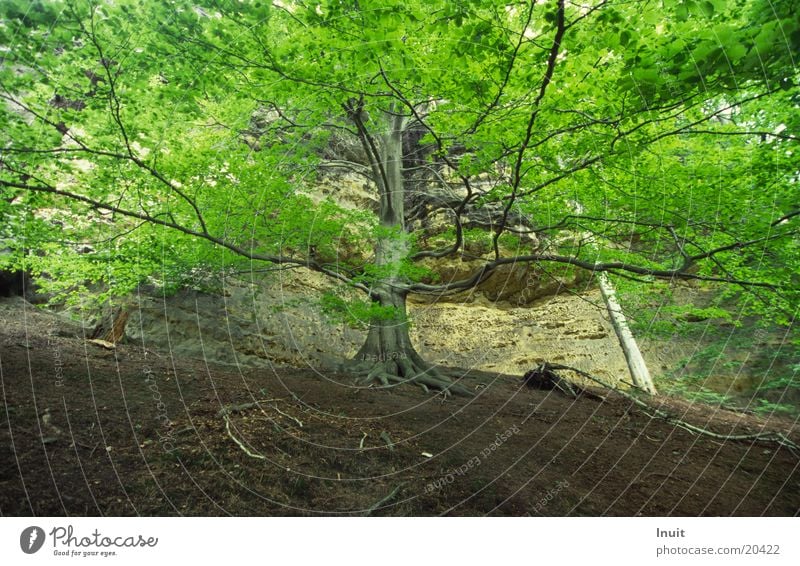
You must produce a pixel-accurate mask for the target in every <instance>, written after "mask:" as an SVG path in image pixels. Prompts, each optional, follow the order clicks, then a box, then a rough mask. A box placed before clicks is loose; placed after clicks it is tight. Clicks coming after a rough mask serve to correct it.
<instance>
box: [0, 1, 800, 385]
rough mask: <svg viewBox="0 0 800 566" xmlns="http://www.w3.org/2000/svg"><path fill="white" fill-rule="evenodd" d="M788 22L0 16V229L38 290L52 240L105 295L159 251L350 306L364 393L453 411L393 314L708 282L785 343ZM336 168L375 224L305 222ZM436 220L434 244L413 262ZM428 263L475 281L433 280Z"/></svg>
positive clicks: (791, 159) (497, 14) (50, 10)
mask: <svg viewBox="0 0 800 566" xmlns="http://www.w3.org/2000/svg"><path fill="white" fill-rule="evenodd" d="M794 4H796V2H791V1H784V2H771V3H770V7H771V11H770V12H769V13H768V14H767V12H765V11H764V9H763V6H762V5H761V3H760V2H759V1H745V0H742V1H741V2H737V3H727V2H721V1H714V2H711V1H706V2H692V1H684V2H680V3H673V2H650V1H642V2H633V3H624V4H619V5H618V4H616V3H613V2H608V1H604V0H602V1H595V2H591V3H588V4H585V5H577V4H572V3H567V2H566V1H565V0H554V1H549V2H542V3H537V2H518V3H508V2H497V1H495V0H465V1H463V2H448V1H445V0H441V1H434V2H429V1H425V2H423V1H421V0H418V1H410V2H409V1H404V2H399V1H398V2H394V1H390V2H386V1H382V2H371V1H368V0H362V1H359V2H355V1H354V2H345V1H341V0H329V1H323V2H317V3H314V4H313V5H306V4H303V3H299V2H290V1H288V0H287V1H279V0H276V1H275V2H273V3H271V4H269V3H258V2H256V3H252V4H250V3H242V2H233V1H225V0H219V1H212V0H209V1H206V2H199V3H193V2H185V1H178V2H174V3H172V4H169V5H164V4H161V3H155V2H147V1H145V0H122V1H119V2H115V3H113V4H109V3H104V2H93V1H83V0H80V1H79V0H74V1H70V2H66V3H64V4H62V3H60V2H41V3H34V4H28V3H27V2H24V3H23V2H19V3H9V4H8V5H6V6H4V8H3V10H4V15H3V23H4V26H3V28H0V29H1V30H2V31H1V32H0V33H2V39H3V45H5V46H6V48H5V59H4V61H3V63H2V69H1V70H0V89H1V90H0V98H2V99H3V101H4V103H5V105H4V107H3V108H2V110H1V112H2V113H1V114H0V120H2V124H3V131H4V134H3V138H4V139H3V140H2V145H3V149H2V154H0V156H1V157H0V159H1V160H2V161H0V165H1V167H2V168H1V169H0V187H2V188H3V191H4V199H3V201H2V204H0V206H1V207H2V208H0V215H3V217H4V219H5V220H6V222H7V223H8V226H9V227H10V228H8V229H7V231H10V232H12V233H16V234H19V233H24V235H25V239H24V240H21V242H22V243H23V244H24V245H23V246H22V247H21V252H22V255H23V256H25V257H26V258H27V261H28V265H31V264H32V265H34V266H37V265H38V266H39V267H38V270H39V271H42V270H45V271H48V270H49V272H51V275H52V271H53V270H54V269H55V267H54V262H53V261H52V260H51V259H41V255H36V254H33V255H31V254H28V253H27V250H34V251H36V252H39V253H40V254H41V252H42V251H48V252H49V255H53V252H54V251H55V250H58V251H60V252H62V253H63V250H64V249H65V248H64V246H63V245H56V246H54V245H53V243H52V240H53V234H54V230H55V228H54V223H56V222H60V223H61V224H60V227H61V228H65V227H66V228H67V231H69V232H74V236H75V238H76V239H77V240H79V241H88V240H92V241H97V240H103V239H104V240H105V244H104V245H103V246H101V247H102V248H103V249H102V253H101V252H100V250H98V249H94V250H93V251H92V253H89V254H83V258H82V261H81V262H80V263H79V264H76V263H74V262H73V261H67V262H65V261H63V260H62V261H61V262H56V263H58V265H59V266H60V268H61V269H75V266H76V265H80V273H81V277H84V278H85V277H86V276H87V275H86V273H87V270H89V267H90V266H91V265H96V260H97V258H98V257H103V259H104V260H105V263H104V264H103V265H104V266H107V265H108V262H109V261H117V262H119V266H120V267H122V269H118V270H117V272H119V274H123V275H121V277H122V281H121V282H120V281H119V276H118V275H115V276H114V277H113V279H114V283H115V284H117V288H118V289H123V288H125V287H126V286H128V287H130V286H132V285H135V284H137V283H138V282H139V281H141V280H142V278H143V277H146V275H147V274H148V272H151V271H152V270H153V268H154V266H155V265H157V264H158V263H159V253H158V252H159V251H161V252H162V253H161V255H162V256H163V255H164V252H165V249H166V248H167V247H168V246H171V249H170V250H169V253H168V254H166V255H169V256H170V257H171V258H180V259H173V260H172V261H174V262H175V261H178V262H181V261H182V262H184V265H185V267H186V268H187V269H190V268H191V266H194V265H197V264H198V263H202V262H203V261H209V258H211V257H214V254H220V255H218V256H217V257H218V258H222V259H221V261H224V262H231V261H245V262H251V263H252V262H260V263H261V262H263V263H267V264H273V265H278V266H284V267H303V268H307V269H311V270H314V271H317V272H320V273H323V274H325V275H326V276H328V277H330V278H332V279H333V280H334V281H338V282H340V283H341V284H342V285H344V286H347V287H349V288H352V289H357V290H359V291H362V292H364V293H365V294H366V295H367V297H368V298H369V301H370V304H369V306H368V307H367V308H363V309H361V310H360V311H359V313H360V314H359V316H360V317H362V318H365V319H367V320H368V322H369V330H368V335H367V338H366V341H365V343H364V345H363V347H362V348H361V350H360V351H359V352H358V355H357V356H356V359H355V360H354V361H353V364H352V366H351V371H352V372H353V373H354V374H356V375H357V376H358V377H359V380H360V382H361V383H363V384H373V383H376V384H379V385H382V386H391V385H394V384H397V383H403V382H414V383H417V384H419V385H420V386H422V387H423V388H425V389H426V390H427V389H428V388H433V389H439V390H444V391H458V392H461V393H466V392H467V390H466V389H465V388H463V387H462V386H460V385H459V384H454V383H451V382H450V380H449V379H447V378H446V377H444V376H443V375H441V374H440V373H439V372H438V371H437V370H436V368H434V367H432V366H431V365H430V364H428V363H426V362H425V361H424V360H423V359H422V358H421V357H420V356H419V354H418V353H417V352H416V350H415V349H414V347H413V345H412V343H411V340H410V339H409V333H408V324H409V321H408V317H407V314H406V307H405V304H406V297H407V296H408V295H409V294H412V293H423V294H428V295H433V296H434V297H440V296H442V295H443V294H446V293H457V292H462V291H464V290H467V289H470V288H474V287H475V286H477V285H480V284H481V283H482V282H484V281H486V280H487V279H488V278H489V277H493V276H497V273H498V272H500V271H502V269H504V268H509V267H513V266H517V265H524V264H536V265H537V266H540V267H541V268H542V269H543V270H545V271H548V270H549V271H552V270H558V269H582V270H587V271H588V272H591V273H601V272H608V273H612V274H616V275H618V276H625V277H634V278H639V279H642V280H645V281H647V280H651V279H652V278H667V279H695V280H706V281H716V282H724V283H727V284H730V285H733V286H736V287H737V288H738V289H740V291H741V292H745V293H750V294H754V296H756V297H758V298H759V300H761V301H762V303H763V304H765V305H769V307H770V308H773V309H775V310H776V312H783V313H784V315H785V317H786V320H790V319H791V318H792V317H793V316H794V315H793V313H794V309H796V294H793V293H796V291H795V289H796V288H797V285H796V277H797V270H796V267H797V266H798V261H797V258H798V255H797V244H798V239H797V228H796V217H797V215H798V214H800V212H798V208H797V207H798V203H797V202H795V201H793V200H792V199H793V197H792V196H790V195H792V194H794V193H796V190H795V189H796V184H797V174H796V171H797V156H796V155H794V154H793V153H791V149H789V147H790V146H791V145H792V144H796V142H797V137H796V135H795V133H796V130H797V122H796V111H794V110H793V109H795V108H796V106H797V101H798V98H797V97H798V91H797V87H796V86H795V83H796V79H797V69H796V67H795V66H794V62H793V60H792V53H794V52H796V48H797V47H798V45H800V31H799V30H798V26H797V22H796V21H795V18H794V16H793V14H794V13H795V12H794V8H795V6H794ZM765 18H767V19H766V20H765ZM775 148H781V151H784V152H785V155H781V156H780V157H778V159H781V160H783V161H784V163H782V164H781V165H780V166H779V167H777V168H774V169H773V168H767V166H766V165H765V164H766V163H767V162H771V161H770V159H771V158H768V157H766V155H765V156H763V157H761V156H760V154H769V155H770V156H773V155H777V154H778V153H780V152H776V150H775ZM745 153H746V154H748V155H752V156H753V160H754V161H756V162H757V164H753V165H752V166H751V167H749V168H748V167H747V166H746V165H745V166H743V164H742V162H741V160H740V156H741V154H745ZM737 154H738V155H737ZM711 162H713V165H711V164H710V163H711ZM336 169H343V170H347V171H351V172H356V173H357V174H359V175H362V176H363V177H365V178H366V179H367V181H368V183H369V185H370V186H371V187H372V188H373V189H374V190H375V191H376V192H377V195H378V199H377V201H378V205H377V207H376V209H375V210H351V209H347V208H345V207H342V206H339V205H337V203H336V202H335V201H333V200H326V201H322V202H314V200H313V199H312V198H311V197H310V196H309V195H310V191H309V187H310V186H313V184H314V182H315V180H316V177H317V175H319V174H321V172H325V171H330V170H336ZM712 169H713V170H712ZM743 170H744V171H745V172H746V173H747V175H745V176H743V175H742V172H743ZM756 185H759V186H764V185H767V187H768V188H767V189H766V190H761V191H756V193H755V194H754V186H756ZM687 187H690V194H691V195H692V208H691V209H687V208H686V206H685V199H686V195H687ZM758 200H766V201H768V202H769V206H768V207H765V208H762V209H759V210H756V211H754V214H753V215H752V216H747V217H745V216H741V215H740V214H738V211H741V207H742V206H743V203H744V202H745V201H747V202H748V203H749V204H748V206H755V203H756V201H758ZM762 204H763V203H762ZM442 213H443V214H446V215H447V216H448V218H449V219H450V222H451V224H452V228H451V229H450V230H449V231H446V232H442V233H439V234H437V235H436V236H437V237H436V238H429V239H428V241H427V242H426V239H425V237H424V236H425V235H429V234H426V233H425V221H426V218H428V217H430V216H431V215H433V214H442ZM737 216H740V217H737ZM87 220H88V221H87ZM476 226H478V227H481V228H482V230H483V232H481V233H478V235H477V236H476V232H475V231H474V230H472V229H471V228H474V227H476ZM61 228H59V229H61ZM163 229H169V231H170V232H171V233H174V234H176V236H174V237H171V238H170V240H169V242H168V243H167V242H165V241H164V236H163V231H162V230H163ZM101 234H102V235H103V237H100V235H101ZM481 234H488V236H482V235H481ZM523 236H528V237H527V238H524V237H523ZM531 236H535V237H531ZM475 237H478V238H481V237H487V238H488V239H487V242H486V244H487V245H486V249H485V250H479V251H474V250H473V248H472V247H469V246H468V244H469V240H470V238H475ZM365 239H367V240H368V241H369V242H371V243H372V245H371V246H367V247H366V248H365V246H364V244H363V242H364V240H365ZM159 241H160V242H161V245H160V246H153V245H152V244H153V243H156V242H159ZM197 241H199V242H201V243H202V245H200V246H198V245H196V244H195V243H193V242H197ZM109 242H110V244H109ZM431 243H432V244H433V245H431ZM437 243H438V245H437ZM148 244H149V245H148ZM749 250H754V253H755V254H756V255H757V256H758V257H759V258H761V260H756V258H755V257H753V258H749V257H747V256H746V254H747V253H748V251H749ZM18 257H21V256H18ZM47 257H48V256H45V258H47ZM70 257H71V258H72V257H74V255H72V256H70ZM134 257H135V259H136V261H132V259H133V258H134ZM765 257H766V260H764V258H765ZM36 258H40V259H38V260H37V259H36ZM234 258H238V260H236V259H234ZM437 258H461V259H462V261H464V262H465V263H466V264H467V265H470V266H473V270H472V272H471V273H470V274H469V275H468V276H466V277H463V278H459V279H456V280H451V281H437V280H436V277H435V274H434V273H433V272H432V271H431V270H430V269H428V268H426V262H429V261H430V260H431V259H437ZM65 264H66V266H65ZM782 265H783V266H789V271H790V273H789V274H786V273H785V270H783V271H782V269H783V268H782V267H781V266H782ZM547 266H551V267H547ZM792 270H793V271H792ZM95 275H97V276H98V277H99V274H97V273H95ZM74 279H75V278H74V277H73V278H70V279H69V280H70V281H74ZM328 306H329V307H330V308H331V309H333V310H336V309H340V310H341V309H346V308H348V307H347V305H345V304H344V303H343V301H342V300H341V299H337V298H335V297H334V298H333V299H331V300H330V301H329V303H328Z"/></svg>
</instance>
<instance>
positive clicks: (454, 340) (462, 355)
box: [127, 271, 628, 382]
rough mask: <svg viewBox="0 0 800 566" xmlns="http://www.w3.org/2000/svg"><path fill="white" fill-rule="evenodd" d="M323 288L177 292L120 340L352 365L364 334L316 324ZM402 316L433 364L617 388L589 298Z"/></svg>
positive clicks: (285, 284)
mask: <svg viewBox="0 0 800 566" xmlns="http://www.w3.org/2000/svg"><path fill="white" fill-rule="evenodd" d="M329 286H330V283H329V282H328V281H327V280H326V279H325V278H324V277H323V276H320V275H318V274H314V273H303V272H300V271H289V272H278V275H276V276H274V277H272V278H270V279H269V280H266V281H264V282H262V283H260V284H251V285H245V284H242V283H231V284H229V285H226V286H225V288H224V292H223V293H222V294H220V295H209V294H203V293H199V292H196V291H183V292H181V293H179V294H177V295H175V296H173V297H169V298H166V299H156V298H152V297H146V298H142V299H141V300H140V301H139V303H138V304H137V305H136V307H134V308H133V309H132V311H131V314H130V318H129V321H128V328H127V330H128V337H129V338H130V339H131V340H132V341H133V342H139V343H143V344H144V346H145V347H147V348H150V349H160V350H169V351H172V352H173V353H174V354H175V355H181V356H191V357H196V358H204V359H208V360H213V361H215V362H222V363H230V364H243V365H249V366H253V365H255V366H262V367H269V366H271V365H272V364H277V365H292V366H300V367H305V366H312V367H326V366H330V365H332V364H333V363H334V362H335V360H337V359H342V358H348V357H351V356H353V355H355V353H356V351H357V350H358V348H359V347H360V346H361V343H362V341H363V340H364V337H365V335H366V333H365V332H364V331H361V330H356V329H352V328H349V327H347V326H344V325H342V324H331V323H330V322H329V321H328V320H327V319H326V317H325V315H324V314H323V313H322V312H321V309H320V307H319V305H318V302H317V298H318V297H319V294H320V293H321V292H323V291H324V290H326V289H328V288H329ZM409 312H410V315H411V317H412V319H413V328H412V332H411V334H412V340H413V341H414V343H415V344H416V346H417V348H418V350H419V352H420V353H421V354H422V355H423V356H424V357H425V358H427V359H428V360H430V361H433V362H436V363H438V364H442V365H445V366H450V367H462V368H473V367H474V368H479V369H483V370H487V371H494V372H499V373H507V374H513V375H521V374H522V373H524V372H525V371H527V370H528V369H530V368H531V367H532V366H534V365H536V364H537V363H540V362H542V361H551V362H559V363H563V364H567V365H574V366H575V367H578V368H580V369H583V370H585V371H589V372H592V373H594V374H596V375H598V376H600V377H603V378H605V379H608V380H609V381H614V382H616V381H617V380H618V379H619V378H620V377H622V378H623V379H627V375H628V373H627V367H626V365H625V360H624V358H623V356H622V353H621V351H620V349H619V345H618V344H617V341H616V337H615V335H614V333H613V330H612V329H611V326H610V324H609V323H608V322H607V321H606V319H605V317H604V311H603V306H602V300H601V298H600V295H599V292H597V291H595V290H585V291H584V292H582V293H579V294H571V293H566V292H562V293H558V294H556V295H554V296H551V297H548V298H545V299H540V300H539V301H538V302H536V303H534V304H532V305H524V306H515V305H512V304H511V303H507V302H506V303H500V302H494V301H491V300H489V299H488V298H486V296H485V295H483V294H482V293H480V292H476V293H473V294H472V295H470V296H468V297H464V298H463V299H462V301H461V302H439V303H432V304H426V303H424V302H414V301H410V303H409Z"/></svg>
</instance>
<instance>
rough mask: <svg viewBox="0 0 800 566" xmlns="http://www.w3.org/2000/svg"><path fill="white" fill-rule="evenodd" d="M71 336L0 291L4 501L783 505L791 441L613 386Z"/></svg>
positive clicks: (376, 508) (418, 510) (381, 511)
mask: <svg viewBox="0 0 800 566" xmlns="http://www.w3.org/2000/svg"><path fill="white" fill-rule="evenodd" d="M81 334H82V331H81V329H80V328H79V327H75V326H72V325H70V324H68V323H66V322H64V321H61V320H58V319H56V318H54V317H53V316H52V315H50V314H47V313H43V312H40V311H38V310H37V309H35V308H34V307H31V306H25V303H23V302H22V301H21V299H7V300H2V303H0V378H1V379H0V385H2V400H3V403H2V405H0V514H2V515H3V516H9V515H11V516H19V515H56V516H61V515H95V516H96V515H112V516H118V515H124V516H128V515H258V516H260V515H367V514H372V515H415V516H419V515H425V516H427V515H513V516H524V515H531V516H540V515H544V516H565V515H572V516H575V515H578V516H587V515H588V516H603V515H624V516H634V515H646V516H661V515H679V516H695V515H712V516H727V515H747V516H760V515H772V516H775V515H780V516H796V515H798V514H800V454H796V453H794V452H792V451H791V450H789V449H787V448H783V447H780V446H778V445H776V444H774V443H765V442H752V441H720V440H717V439H714V438H710V437H706V436H698V435H694V434H692V433H690V432H688V431H686V430H684V429H681V428H678V427H675V426H674V425H671V424H668V423H667V422H665V421H663V420H661V419H657V418H652V417H650V416H648V415H647V414H645V413H644V412H643V411H641V410H640V409H638V408H635V407H634V406H632V404H631V402H630V401H628V400H627V399H625V398H623V397H621V396H619V395H617V394H615V393H612V392H607V391H600V390H595V393H599V394H600V395H601V397H602V398H601V399H597V398H594V397H590V396H583V397H580V398H578V399H577V400H576V399H572V398H569V397H567V396H565V395H563V394H561V393H558V392H555V391H551V392H548V391H537V390H530V389H528V388H525V387H523V386H522V385H521V380H520V376H509V375H499V374H490V373H485V372H478V371H471V372H467V371H466V370H465V371H463V372H459V371H458V370H451V372H452V374H453V375H455V376H457V377H460V376H462V375H463V383H464V384H465V385H467V386H468V387H469V388H470V389H472V390H474V391H475V392H476V395H475V397H473V398H449V399H447V400H444V399H443V398H442V397H441V396H435V395H430V394H425V393H423V392H422V391H421V390H420V389H418V388H415V387H410V386H405V387H398V388H392V389H391V390H380V389H357V388H354V387H353V386H352V383H351V381H352V380H351V379H350V378H349V377H348V376H347V375H341V374H331V373H325V372H321V371H315V370H313V369H309V368H305V369H295V368H285V367H280V368H279V367H276V368H274V369H273V370H272V371H269V370H264V369H249V368H237V367H236V366H214V365H210V364H206V363H204V362H203V361H202V360H193V359H175V358H172V357H171V356H170V355H169V353H165V352H153V351H145V350H143V349H142V348H141V347H137V346H136V345H135V344H120V345H118V346H117V347H116V348H115V349H105V348H103V347H102V346H100V345H97V344H93V343H90V342H88V341H87V340H85V339H84V338H83V337H82V335H81ZM165 346H166V345H165ZM165 351H168V349H166V348H165ZM654 403H656V404H657V405H659V406H660V407H661V408H662V409H663V410H668V411H670V412H671V413H673V414H675V415H677V416H679V417H681V418H683V419H684V420H686V421H688V422H691V423H693V424H695V425H698V426H702V427H704V428H707V429H710V430H713V431H715V432H717V433H724V434H751V433H755V432H760V431H764V430H769V431H780V432H782V433H784V434H786V435H788V436H789V437H790V438H791V439H792V440H794V442H800V427H798V425H797V424H796V423H794V422H793V421H792V420H789V419H780V418H772V419H770V420H765V419H762V418H760V417H756V416H753V415H740V414H735V413H731V412H722V411H718V410H712V409H710V408H708V407H704V406H699V405H692V404H688V403H686V402H681V401H678V400H674V399H670V398H657V399H655V400H654Z"/></svg>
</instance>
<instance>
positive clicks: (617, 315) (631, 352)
mask: <svg viewBox="0 0 800 566" xmlns="http://www.w3.org/2000/svg"><path fill="white" fill-rule="evenodd" d="M600 291H601V292H602V294H603V300H604V301H605V303H606V307H607V308H608V314H609V316H610V317H611V324H612V325H613V326H614V331H615V332H616V333H617V338H618V339H619V344H620V346H621V347H622V353H623V354H625V360H626V361H627V362H628V369H629V370H630V372H631V378H632V379H633V384H634V385H635V386H636V387H638V388H639V389H641V390H642V391H645V392H647V393H649V394H650V395H655V393H656V387H655V385H653V379H652V378H651V377H650V371H649V370H648V369H647V364H646V363H645V361H644V358H643V357H642V352H641V351H640V350H639V346H638V344H636V339H635V338H634V337H633V333H632V332H631V329H630V328H629V327H628V321H627V320H625V315H624V314H622V307H621V306H620V304H619V301H617V293H616V291H615V290H614V286H613V285H612V284H611V281H609V279H608V276H607V275H606V274H605V273H601V274H600Z"/></svg>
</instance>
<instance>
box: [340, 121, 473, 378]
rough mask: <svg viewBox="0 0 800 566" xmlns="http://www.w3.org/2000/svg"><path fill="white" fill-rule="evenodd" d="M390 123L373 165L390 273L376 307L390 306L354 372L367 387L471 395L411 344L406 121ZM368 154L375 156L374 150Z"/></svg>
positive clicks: (381, 242)
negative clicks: (409, 386)
mask: <svg viewBox="0 0 800 566" xmlns="http://www.w3.org/2000/svg"><path fill="white" fill-rule="evenodd" d="M388 121H389V128H388V129H389V131H388V132H387V133H386V134H385V135H384V136H382V138H381V144H380V148H379V154H378V155H379V160H378V161H377V162H375V163H373V164H372V166H373V167H372V169H373V172H374V174H375V176H376V177H378V179H377V180H376V181H377V182H376V184H377V185H378V189H379V192H380V210H379V219H380V224H381V227H382V228H383V231H382V233H381V236H380V237H379V238H378V241H377V242H376V246H375V264H376V265H377V266H378V267H379V268H383V270H385V272H386V273H385V275H384V276H383V277H382V278H381V279H380V280H379V281H377V282H375V283H374V284H373V286H372V288H371V298H372V300H373V302H374V303H375V304H376V305H379V306H380V307H384V308H385V310H383V312H384V313H386V314H385V315H384V316H379V317H376V318H374V319H373V320H371V321H370V327H369V331H368V333H367V338H366V340H365V342H364V345H363V346H362V347H361V349H360V350H359V351H358V354H356V357H355V359H354V360H353V362H354V364H355V367H353V368H352V370H353V371H354V372H355V373H356V375H357V376H358V379H357V382H359V383H362V384H365V385H372V384H379V385H381V386H384V387H389V386H393V385H395V384H400V383H414V384H416V385H419V386H420V387H422V388H423V389H425V390H428V388H431V389H436V390H441V391H444V392H448V393H449V392H453V393H461V394H469V393H470V392H469V390H467V389H466V388H464V387H463V386H461V385H458V384H454V383H453V382H452V381H451V380H449V379H448V378H446V377H445V376H442V375H441V374H440V373H439V372H438V371H437V370H436V368H435V367H433V366H432V365H431V364H429V363H427V362H425V360H423V359H422V357H421V356H420V355H419V353H417V351H416V349H415V348H414V346H413V344H412V343H411V337H410V335H409V321H408V316H407V312H406V295H407V293H406V291H405V290H404V281H403V280H402V278H401V276H400V274H399V269H400V266H401V262H402V260H403V259H404V258H405V257H406V256H407V254H408V249H409V248H408V245H409V244H408V237H407V234H406V232H405V226H404V197H405V194H404V191H405V187H404V182H403V130H404V128H405V123H406V120H405V118H403V117H402V116H399V115H391V116H390V118H389V119H388ZM362 141H364V140H363V138H362ZM365 145H368V144H366V143H365ZM373 148H374V146H373ZM368 154H370V155H371V156H373V157H374V156H375V151H374V149H373V150H372V151H368ZM386 307H388V309H387V308H386Z"/></svg>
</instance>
